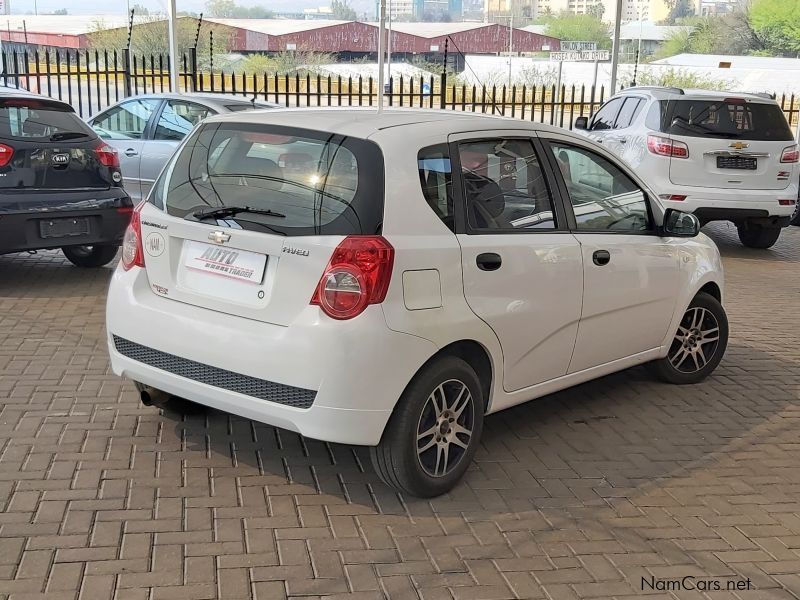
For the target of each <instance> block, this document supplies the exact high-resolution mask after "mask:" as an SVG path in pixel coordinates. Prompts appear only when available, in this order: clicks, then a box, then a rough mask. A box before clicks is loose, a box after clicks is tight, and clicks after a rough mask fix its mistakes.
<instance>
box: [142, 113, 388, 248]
mask: <svg viewBox="0 0 800 600" xmlns="http://www.w3.org/2000/svg"><path fill="white" fill-rule="evenodd" d="M383 169H384V167H383V155H382V153H381V151H380V149H379V148H378V146H377V145H376V144H374V143H373V142H369V141H367V140H363V139H359V138H350V137H345V136H341V135H335V134H331V133H326V132H322V131H307V130H302V129H295V128H288V127H278V126H270V125H254V124H244V123H229V122H226V123H224V124H217V123H215V124H206V125H202V126H201V127H200V128H199V129H198V130H197V131H196V133H195V134H193V135H192V137H191V138H190V139H189V140H188V142H187V143H186V144H185V145H184V146H183V148H182V149H181V150H180V152H179V153H178V154H177V155H176V156H175V157H174V158H173V159H172V161H171V163H170V165H169V166H168V168H167V169H166V170H165V171H164V173H163V174H162V176H161V177H160V178H159V181H158V182H157V184H156V186H155V191H154V193H153V195H152V197H151V201H152V202H153V203H154V204H156V206H163V207H165V209H166V211H167V212H168V213H169V214H171V215H174V216H178V217H184V218H188V219H195V218H197V217H196V215H195V213H197V212H198V211H205V210H207V209H209V208H218V207H225V206H228V207H230V206H235V207H248V208H250V209H256V210H258V211H271V212H272V213H274V214H272V215H265V214H257V213H253V212H243V213H239V214H237V215H235V216H234V217H232V220H234V221H236V222H237V223H238V224H239V226H241V227H243V228H245V229H254V230H261V231H268V232H273V233H276V232H277V233H279V234H284V235H295V236H298V235H325V234H330V235H334V234H341V235H354V234H371V235H374V234H379V233H380V230H381V225H382V222H383V195H384V194H383Z"/></svg>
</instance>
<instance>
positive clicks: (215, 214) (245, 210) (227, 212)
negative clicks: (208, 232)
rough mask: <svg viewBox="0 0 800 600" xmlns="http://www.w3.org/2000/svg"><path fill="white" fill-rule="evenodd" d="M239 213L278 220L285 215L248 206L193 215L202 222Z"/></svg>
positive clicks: (206, 211) (205, 211) (200, 211)
mask: <svg viewBox="0 0 800 600" xmlns="http://www.w3.org/2000/svg"><path fill="white" fill-rule="evenodd" d="M240 213H250V214H253V215H266V216H268V217H278V218H281V219H283V218H285V217H286V215H284V214H281V213H279V212H275V211H274V210H269V209H262V208H250V207H249V206H223V207H221V208H212V209H211V210H198V211H196V212H195V213H193V216H194V218H195V219H198V220H203V219H208V218H210V217H216V218H223V217H233V216H234V215H238V214H240Z"/></svg>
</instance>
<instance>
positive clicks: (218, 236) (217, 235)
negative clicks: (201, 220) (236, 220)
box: [208, 231, 231, 244]
mask: <svg viewBox="0 0 800 600" xmlns="http://www.w3.org/2000/svg"><path fill="white" fill-rule="evenodd" d="M208 239H209V240H210V241H212V242H214V243H215V244H224V243H225V242H227V241H228V240H230V239H231V236H230V234H228V233H225V232H224V231H212V232H211V233H209V234H208Z"/></svg>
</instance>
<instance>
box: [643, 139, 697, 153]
mask: <svg viewBox="0 0 800 600" xmlns="http://www.w3.org/2000/svg"><path fill="white" fill-rule="evenodd" d="M647 149H648V150H650V152H652V153H653V154H657V155H658V156H669V157H670V158H689V146H687V145H686V144H684V143H683V142H676V141H675V140H671V139H669V138H665V137H661V136H658V135H648V136H647Z"/></svg>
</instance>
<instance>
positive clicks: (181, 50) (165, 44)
mask: <svg viewBox="0 0 800 600" xmlns="http://www.w3.org/2000/svg"><path fill="white" fill-rule="evenodd" d="M92 29H93V31H92V33H90V34H89V35H88V38H89V44H90V46H91V47H92V48H95V49H97V50H99V51H100V52H103V51H109V52H111V51H114V50H116V51H118V52H119V51H121V50H123V49H124V48H125V46H126V44H127V41H128V30H127V28H125V27H117V28H114V29H108V28H106V26H105V24H104V23H103V22H102V21H96V22H94V23H92ZM196 31H197V21H195V20H194V19H178V27H177V33H178V54H179V56H183V55H184V54H186V52H187V51H188V50H189V48H191V47H193V46H194V38H195V33H196ZM212 31H213V32H214V54H215V55H216V54H225V53H227V52H229V51H230V47H231V35H230V29H229V28H227V27H224V26H221V25H216V24H213V23H208V22H205V23H203V26H202V28H201V30H200V38H199V40H198V44H197V60H198V64H199V65H200V66H204V65H206V64H207V63H208V62H209V60H210V58H211V48H210V35H209V33H210V32H212ZM131 52H133V54H134V56H138V57H142V56H146V57H147V59H148V60H149V58H150V56H151V55H152V56H155V57H156V60H158V58H157V57H158V56H166V55H167V54H168V53H169V37H168V35H167V21H166V19H164V17H159V16H152V15H151V16H148V17H144V18H143V19H142V20H140V21H137V23H136V25H134V27H133V36H132V37H131Z"/></svg>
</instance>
